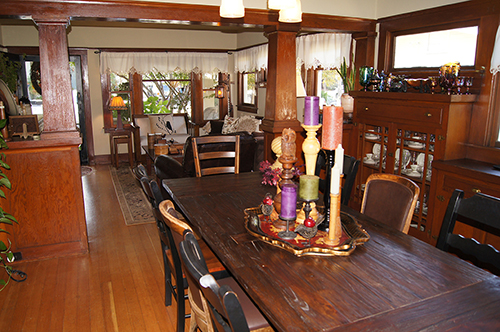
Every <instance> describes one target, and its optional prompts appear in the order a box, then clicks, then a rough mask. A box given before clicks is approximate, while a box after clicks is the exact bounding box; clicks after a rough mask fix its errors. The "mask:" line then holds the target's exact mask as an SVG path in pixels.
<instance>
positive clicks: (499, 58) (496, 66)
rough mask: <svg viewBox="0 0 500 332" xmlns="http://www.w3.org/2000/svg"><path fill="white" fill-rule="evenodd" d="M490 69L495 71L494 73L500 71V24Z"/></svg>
mask: <svg viewBox="0 0 500 332" xmlns="http://www.w3.org/2000/svg"><path fill="white" fill-rule="evenodd" d="M490 71H491V72H492V73H493V75H495V74H496V73H498V72H500V26H499V27H498V30H497V37H496V39H495V47H494V48H493V55H492V56H491V66H490Z"/></svg>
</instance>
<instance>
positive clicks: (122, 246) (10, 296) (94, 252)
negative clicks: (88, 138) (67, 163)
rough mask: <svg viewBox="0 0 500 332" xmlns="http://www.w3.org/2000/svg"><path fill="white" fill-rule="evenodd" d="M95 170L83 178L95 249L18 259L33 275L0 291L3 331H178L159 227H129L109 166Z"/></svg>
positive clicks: (89, 234) (91, 239)
mask: <svg viewBox="0 0 500 332" xmlns="http://www.w3.org/2000/svg"><path fill="white" fill-rule="evenodd" d="M94 168H95V169H96V171H94V172H93V173H91V174H89V175H86V176H84V177H82V183H83V191H84V199H85V214H86V220H87V231H88V239H89V248H90V252H89V253H88V254H86V255H78V256H70V257H62V258H56V259H49V260H43V261H35V262H22V261H20V262H19V263H17V264H16V265H15V268H16V269H19V270H21V271H24V272H26V273H27V274H28V278H27V280H26V281H25V282H20V283H17V282H13V281H11V282H10V284H9V285H8V286H7V288H6V289H5V290H4V291H2V292H0V306H1V311H0V331H15V332H19V331H29V332H33V331H51V332H52V331H78V332H80V331H174V330H175V322H176V315H175V310H176V304H175V300H174V301H173V305H172V306H170V307H165V305H164V285H163V262H162V258H161V249H160V245H159V238H158V233H157V230H156V225H155V224H145V225H136V226H126V225H125V221H124V219H123V216H122V213H121V211H120V207H119V205H118V200H117V198H116V195H115V191H114V188H113V184H112V182H111V178H110V174H109V170H108V166H107V165H101V166H96V167H94ZM19 222H20V223H22V220H20V221H19ZM186 326H189V319H188V320H187V323H186Z"/></svg>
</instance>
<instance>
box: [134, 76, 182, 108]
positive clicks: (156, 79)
mask: <svg viewBox="0 0 500 332" xmlns="http://www.w3.org/2000/svg"><path fill="white" fill-rule="evenodd" d="M142 92H143V107H144V114H152V113H187V114H189V115H191V74H190V73H180V72H173V73H168V74H163V73H160V72H158V71H154V72H150V73H148V74H146V75H143V76H142Z"/></svg>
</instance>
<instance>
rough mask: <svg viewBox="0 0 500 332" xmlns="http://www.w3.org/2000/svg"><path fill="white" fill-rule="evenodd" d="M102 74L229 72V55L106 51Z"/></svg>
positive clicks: (103, 57)
mask: <svg viewBox="0 0 500 332" xmlns="http://www.w3.org/2000/svg"><path fill="white" fill-rule="evenodd" d="M100 60H101V74H104V73H107V72H108V73H109V72H113V73H117V74H128V73H130V72H132V73H139V74H146V73H149V72H151V71H152V70H153V69H156V70H158V71H160V72H163V73H168V72H173V71H181V72H191V71H193V72H196V73H199V72H203V73H217V72H224V73H227V71H228V55H227V54H226V53H196V52H168V53H166V52H165V53H163V52H162V53H148V52H137V53H136V52H102V53H101V57H100Z"/></svg>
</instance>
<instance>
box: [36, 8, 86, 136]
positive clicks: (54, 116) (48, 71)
mask: <svg viewBox="0 0 500 332" xmlns="http://www.w3.org/2000/svg"><path fill="white" fill-rule="evenodd" d="M34 20H35V22H36V24H37V25H38V34H39V39H40V71H41V81H42V95H43V122H44V128H43V133H42V139H52V138H74V137H79V133H78V131H77V130H76V120H75V112H74V110H73V98H72V93H71V78H70V73H69V54H68V40H67V35H66V28H67V26H68V20H67V19H50V20H46V19H44V18H34Z"/></svg>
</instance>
